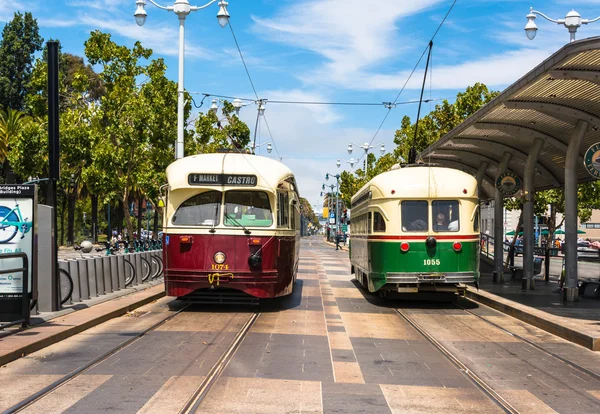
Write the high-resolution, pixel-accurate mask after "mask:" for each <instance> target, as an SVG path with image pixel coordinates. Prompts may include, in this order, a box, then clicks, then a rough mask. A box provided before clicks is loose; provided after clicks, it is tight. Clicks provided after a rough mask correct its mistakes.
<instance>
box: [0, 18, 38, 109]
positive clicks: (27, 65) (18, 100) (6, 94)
mask: <svg viewBox="0 0 600 414" xmlns="http://www.w3.org/2000/svg"><path fill="white" fill-rule="evenodd" d="M42 42H43V39H42V37H40V35H39V28H38V24H37V20H36V19H34V18H33V16H32V15H31V13H25V15H22V14H21V13H15V15H14V18H13V19H12V21H10V22H9V23H8V24H7V25H6V26H4V30H3V31H2V40H0V107H1V108H4V110H6V109H7V108H11V109H16V110H23V109H24V105H23V104H24V99H25V95H26V94H27V86H28V84H29V80H30V78H31V70H32V65H33V59H34V54H35V52H37V51H40V50H41V49H42Z"/></svg>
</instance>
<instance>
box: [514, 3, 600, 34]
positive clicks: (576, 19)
mask: <svg viewBox="0 0 600 414" xmlns="http://www.w3.org/2000/svg"><path fill="white" fill-rule="evenodd" d="M538 14H539V15H540V16H542V17H543V18H544V19H546V20H548V21H550V22H552V23H556V24H562V25H563V26H565V27H566V28H567V30H568V31H569V34H570V36H571V42H574V41H575V33H577V29H579V28H580V27H581V25H582V24H589V23H594V22H596V21H598V20H600V17H596V18H595V19H592V20H588V19H582V18H581V15H580V14H579V13H577V12H576V11H575V10H571V11H570V12H568V13H567V15H566V16H565V18H564V19H551V18H550V17H548V16H546V15H545V14H544V13H542V12H539V11H537V10H533V7H531V8H530V9H529V14H528V15H527V16H526V17H527V24H526V25H525V34H526V35H527V38H528V39H529V40H533V39H534V38H535V35H536V34H537V30H538V28H537V25H536V24H535V19H536V17H537V15H538Z"/></svg>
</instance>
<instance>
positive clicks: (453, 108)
mask: <svg viewBox="0 0 600 414" xmlns="http://www.w3.org/2000/svg"><path fill="white" fill-rule="evenodd" d="M497 95H498V92H495V91H490V90H489V89H488V88H487V86H485V85H484V84H482V83H476V84H474V85H473V86H469V87H468V88H467V89H466V90H465V91H464V92H460V93H458V94H457V95H456V101H455V102H454V103H452V104H451V103H449V102H448V101H447V100H444V101H443V102H442V103H440V104H438V105H436V106H435V109H434V110H433V111H432V112H430V113H429V114H428V115H426V116H424V117H423V118H422V119H421V120H419V131H418V133H417V136H416V137H415V127H416V125H415V124H414V123H412V121H411V119H410V117H408V116H404V117H403V118H402V121H401V124H400V129H398V130H397V131H396V134H395V137H394V143H395V144H396V148H395V149H394V151H393V152H391V153H388V154H385V155H384V156H382V157H380V158H379V159H377V160H376V159H375V155H374V154H369V155H368V156H367V165H368V174H365V171H364V169H357V170H356V171H354V173H351V172H348V171H344V172H343V173H342V174H341V176H342V181H341V184H340V188H341V192H342V194H343V200H344V202H345V203H346V205H350V200H351V199H352V197H353V196H354V195H355V194H356V192H357V191H358V190H360V189H361V188H362V186H363V185H365V184H366V183H367V182H368V181H369V180H371V179H372V178H373V177H375V176H376V175H379V174H381V173H383V172H386V171H389V170H390V168H391V167H392V166H393V165H394V164H397V163H399V162H405V160H408V154H409V151H410V149H411V147H412V146H413V144H414V146H415V149H416V150H417V152H421V151H423V150H424V149H426V148H427V147H428V146H430V145H431V144H433V143H434V142H436V141H437V140H439V139H440V138H441V137H443V136H444V135H445V134H446V133H448V132H449V131H450V130H452V129H453V128H455V127H456V126H458V125H459V124H460V123H461V122H463V121H464V120H465V119H467V118H468V117H469V116H471V115H472V114H473V113H475V112H476V111H477V110H478V109H479V108H481V107H482V106H483V105H485V104H486V103H488V102H489V101H491V100H492V99H493V98H494V97H496V96H497Z"/></svg>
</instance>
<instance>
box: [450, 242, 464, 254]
mask: <svg viewBox="0 0 600 414" xmlns="http://www.w3.org/2000/svg"><path fill="white" fill-rule="evenodd" d="M452 248H453V249H454V251H455V252H460V251H461V250H462V243H461V242H454V244H453V245H452Z"/></svg>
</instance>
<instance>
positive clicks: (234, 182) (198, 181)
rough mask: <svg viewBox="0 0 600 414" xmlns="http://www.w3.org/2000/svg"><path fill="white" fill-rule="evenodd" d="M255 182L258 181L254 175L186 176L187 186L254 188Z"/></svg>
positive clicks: (201, 174) (198, 174) (194, 174)
mask: <svg viewBox="0 0 600 414" xmlns="http://www.w3.org/2000/svg"><path fill="white" fill-rule="evenodd" d="M257 182H258V179H257V177H256V175H241V174H204V173H192V174H189V175H188V184H189V185H231V186H241V187H255V186H256V184H257Z"/></svg>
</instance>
